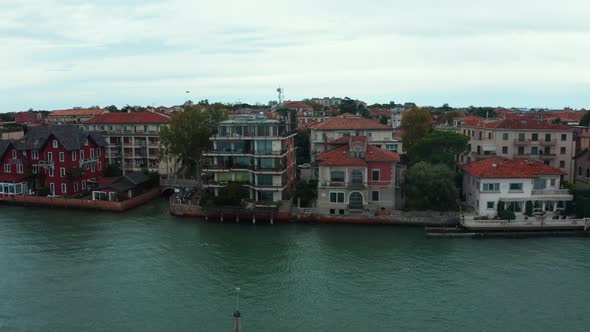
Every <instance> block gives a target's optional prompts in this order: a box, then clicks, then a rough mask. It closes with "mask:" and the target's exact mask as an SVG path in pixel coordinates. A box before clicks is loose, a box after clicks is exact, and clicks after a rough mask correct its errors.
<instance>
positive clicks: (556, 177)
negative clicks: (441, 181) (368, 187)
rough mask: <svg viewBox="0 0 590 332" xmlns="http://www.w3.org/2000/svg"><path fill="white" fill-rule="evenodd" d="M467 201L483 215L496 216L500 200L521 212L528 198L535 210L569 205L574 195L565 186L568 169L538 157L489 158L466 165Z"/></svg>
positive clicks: (553, 209) (464, 184) (552, 210)
mask: <svg viewBox="0 0 590 332" xmlns="http://www.w3.org/2000/svg"><path fill="white" fill-rule="evenodd" d="M462 169H463V194H464V198H465V202H466V204H467V205H468V206H469V207H471V208H473V209H474V210H475V212H476V213H477V214H478V215H480V216H488V217H495V216H496V215H497V208H498V202H500V201H502V202H504V204H505V208H506V209H507V210H512V211H514V213H515V214H516V215H517V216H518V215H521V216H522V214H523V213H524V212H525V209H526V202H527V201H530V202H532V204H533V208H534V211H535V212H542V211H544V212H556V211H558V210H561V209H565V204H566V202H567V201H571V200H572V199H573V196H572V195H570V194H569V192H568V190H567V189H562V188H561V180H562V178H563V177H564V176H565V175H566V174H565V172H563V171H561V170H559V169H557V168H554V167H551V166H548V165H546V164H544V163H542V162H541V161H539V160H536V159H516V160H513V159H506V158H499V157H494V158H487V159H481V160H478V161H475V162H472V163H469V164H466V165H463V166H462Z"/></svg>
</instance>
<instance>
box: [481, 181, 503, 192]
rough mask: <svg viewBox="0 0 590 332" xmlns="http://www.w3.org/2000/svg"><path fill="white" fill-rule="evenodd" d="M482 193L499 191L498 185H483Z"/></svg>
mask: <svg viewBox="0 0 590 332" xmlns="http://www.w3.org/2000/svg"><path fill="white" fill-rule="evenodd" d="M482 191H500V184H499V183H484V184H483V189H482Z"/></svg>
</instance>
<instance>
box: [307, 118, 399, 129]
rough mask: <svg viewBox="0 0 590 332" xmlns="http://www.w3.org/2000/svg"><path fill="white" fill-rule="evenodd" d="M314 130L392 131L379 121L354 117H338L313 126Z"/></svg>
mask: <svg viewBox="0 0 590 332" xmlns="http://www.w3.org/2000/svg"><path fill="white" fill-rule="evenodd" d="M313 128H315V129H320V130H333V129H381V130H385V129H389V130H393V128H391V127H390V126H388V125H384V124H382V123H380V122H379V121H375V120H371V119H366V118H363V117H359V116H355V115H339V116H335V117H333V118H330V119H327V120H326V121H324V122H321V123H318V124H316V125H314V126H313Z"/></svg>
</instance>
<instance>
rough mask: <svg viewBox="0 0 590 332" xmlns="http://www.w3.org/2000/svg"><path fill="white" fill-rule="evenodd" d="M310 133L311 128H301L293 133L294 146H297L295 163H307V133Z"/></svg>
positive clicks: (309, 158) (308, 154) (308, 152)
mask: <svg viewBox="0 0 590 332" xmlns="http://www.w3.org/2000/svg"><path fill="white" fill-rule="evenodd" d="M310 133H311V129H309V128H307V129H303V130H299V131H298V132H297V135H295V146H296V147H297V150H295V151H296V158H297V159H296V160H297V165H301V164H305V163H309V162H310V160H311V157H310V155H311V154H310V151H309V148H310V146H309V145H310V143H309V135H310Z"/></svg>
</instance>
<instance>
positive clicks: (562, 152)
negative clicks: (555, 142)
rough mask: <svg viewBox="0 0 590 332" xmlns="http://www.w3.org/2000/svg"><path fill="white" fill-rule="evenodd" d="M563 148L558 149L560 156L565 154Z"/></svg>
mask: <svg viewBox="0 0 590 332" xmlns="http://www.w3.org/2000/svg"><path fill="white" fill-rule="evenodd" d="M565 150H566V149H565V146H562V147H561V148H559V153H560V154H565Z"/></svg>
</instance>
